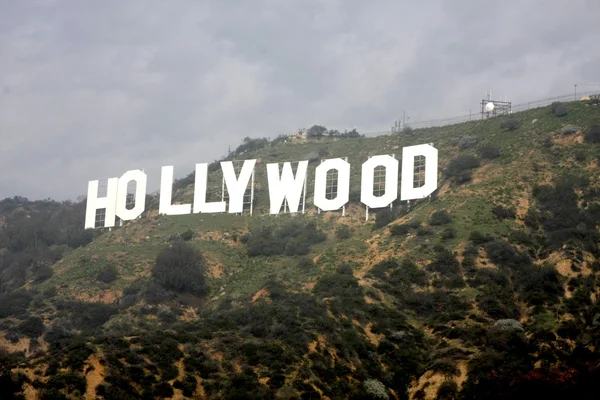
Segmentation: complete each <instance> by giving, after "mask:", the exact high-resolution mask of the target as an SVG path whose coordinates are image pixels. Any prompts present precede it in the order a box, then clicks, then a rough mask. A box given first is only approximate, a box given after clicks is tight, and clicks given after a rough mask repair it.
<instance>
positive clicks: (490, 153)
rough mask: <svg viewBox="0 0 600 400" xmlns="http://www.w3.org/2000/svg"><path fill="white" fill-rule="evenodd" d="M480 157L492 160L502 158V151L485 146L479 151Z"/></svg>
mask: <svg viewBox="0 0 600 400" xmlns="http://www.w3.org/2000/svg"><path fill="white" fill-rule="evenodd" d="M478 153H479V157H481V158H484V159H488V160H492V159H494V158H498V157H500V150H499V149H498V148H497V147H493V146H483V147H480V148H479V150H478Z"/></svg>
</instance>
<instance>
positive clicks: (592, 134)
mask: <svg viewBox="0 0 600 400" xmlns="http://www.w3.org/2000/svg"><path fill="white" fill-rule="evenodd" d="M584 140H585V141H586V142H587V143H600V125H592V126H590V128H589V129H588V131H587V132H586V133H585V135H584Z"/></svg>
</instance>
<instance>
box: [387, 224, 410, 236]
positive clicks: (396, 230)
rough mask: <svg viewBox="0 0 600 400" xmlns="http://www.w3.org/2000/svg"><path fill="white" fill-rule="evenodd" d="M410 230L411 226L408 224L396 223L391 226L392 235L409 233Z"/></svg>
mask: <svg viewBox="0 0 600 400" xmlns="http://www.w3.org/2000/svg"><path fill="white" fill-rule="evenodd" d="M409 232H410V227H409V226H408V225H403V224H399V225H394V226H391V227H390V235H391V236H402V235H407V234H408V233H409Z"/></svg>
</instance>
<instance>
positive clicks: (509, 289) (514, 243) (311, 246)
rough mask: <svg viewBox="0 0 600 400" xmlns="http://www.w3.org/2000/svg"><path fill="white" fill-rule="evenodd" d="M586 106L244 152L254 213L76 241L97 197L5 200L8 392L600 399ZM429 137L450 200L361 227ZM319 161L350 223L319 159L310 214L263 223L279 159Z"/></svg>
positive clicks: (594, 138) (278, 143)
mask: <svg viewBox="0 0 600 400" xmlns="http://www.w3.org/2000/svg"><path fill="white" fill-rule="evenodd" d="M592 103H593V102H592V101H585V102H572V103H565V104H562V105H560V104H553V105H552V106H549V107H544V108H538V109H533V110H529V111H525V112H521V113H517V114H513V115H511V116H506V117H496V118H492V119H488V120H481V121H473V122H468V123H464V124H458V125H453V126H447V127H441V128H429V129H418V130H413V131H407V132H403V133H400V134H395V135H391V136H380V137H375V138H365V137H356V136H357V135H350V136H352V137H346V138H334V137H327V135H325V136H323V137H321V138H319V139H311V140H309V141H306V142H299V141H295V140H292V139H290V138H287V139H286V138H277V139H275V140H274V141H268V140H266V139H265V140H261V139H254V140H252V139H247V140H246V141H245V142H244V143H243V144H242V145H241V146H240V147H239V148H238V149H236V151H234V153H233V154H232V155H230V156H229V157H228V158H227V159H240V160H243V159H251V158H252V159H257V160H258V162H257V165H256V176H255V178H256V185H255V203H254V215H253V216H249V215H247V214H243V215H230V214H193V215H185V216H159V215H157V214H158V213H157V210H158V199H157V198H150V201H149V204H148V205H147V212H146V213H145V214H144V215H143V216H142V218H140V219H137V220H135V221H130V222H127V223H125V224H124V225H123V226H121V227H118V228H115V229H113V230H112V231H103V230H97V231H84V230H83V229H82V226H83V222H84V208H85V203H77V204H71V203H56V202H52V201H50V200H47V201H43V202H30V201H28V200H27V199H22V198H15V199H6V200H4V201H2V202H0V358H1V360H0V385H1V387H2V394H1V395H0V398H28V399H35V398H41V399H64V398H72V399H77V398H86V399H95V398H105V399H139V398H143V399H155V398H173V399H182V398H198V399H202V398H204V399H319V398H323V399H436V398H439V399H481V398H489V399H521V398H523V399H525V398H527V399H531V398H595V391H596V390H595V388H594V385H593V382H594V381H595V380H597V379H598V378H600V370H599V369H598V365H599V363H600V353H599V352H598V350H597V347H598V344H599V343H597V342H598V338H600V336H599V333H600V331H599V329H600V307H599V306H598V304H597V296H598V285H597V283H598V273H599V271H600V261H599V260H600V258H599V256H600V249H599V247H598V246H599V244H600V234H599V233H598V225H599V224H600V198H599V196H598V191H599V190H600V180H599V178H598V173H599V171H600V169H599V168H598V163H599V162H600V147H599V146H600V144H598V143H600V128H599V127H598V124H600V108H599V106H598V105H596V104H592ZM423 143H432V144H433V145H434V146H435V147H436V148H437V149H438V150H439V159H440V162H439V166H440V171H439V187H438V190H437V191H436V192H435V193H434V194H433V195H432V196H431V197H430V198H428V199H424V200H421V201H413V202H411V203H410V206H409V205H407V204H406V202H400V201H397V202H396V203H395V204H394V207H393V209H392V210H391V211H390V210H389V208H386V209H381V210H371V211H372V214H371V218H370V219H369V221H366V222H365V209H364V206H363V205H361V204H360V202H359V197H360V195H359V189H360V165H361V163H362V162H364V161H365V160H366V159H367V158H368V156H373V155H379V154H392V153H393V154H395V155H396V157H397V158H400V156H401V151H402V147H405V146H409V145H416V144H423ZM310 154H318V155H319V157H318V158H335V157H348V161H349V162H350V164H351V166H352V169H351V188H350V204H349V205H348V206H347V208H346V215H345V216H344V217H342V216H341V212H328V213H321V214H317V212H316V209H315V207H314V206H313V204H312V197H313V196H312V195H313V188H314V169H315V167H316V166H317V165H318V164H319V162H318V159H317V162H312V163H310V164H309V169H308V187H307V196H306V200H307V208H306V210H307V212H306V213H305V214H304V215H302V214H296V215H289V214H280V215H279V216H277V217H275V216H270V215H267V214H268V207H269V196H268V187H267V182H266V168H265V164H266V163H269V162H277V161H281V162H282V161H299V160H305V159H308V158H307V157H308V156H309V155H310ZM199 161H202V160H199ZM192 167H193V166H190V169H191V168H192ZM209 171H210V174H209V189H211V194H210V196H209V199H208V200H209V201H210V200H220V195H221V172H220V169H219V165H218V164H217V163H214V164H212V165H211V167H210V168H209ZM193 181H194V176H193V174H191V175H189V176H188V177H186V178H184V179H181V180H179V181H177V182H176V183H175V185H174V188H175V190H174V201H175V202H179V203H191V202H192V201H193ZM5 388H6V389H5ZM10 393H14V395H12V394H10ZM3 396H4V397H3ZM11 396H12V397H11Z"/></svg>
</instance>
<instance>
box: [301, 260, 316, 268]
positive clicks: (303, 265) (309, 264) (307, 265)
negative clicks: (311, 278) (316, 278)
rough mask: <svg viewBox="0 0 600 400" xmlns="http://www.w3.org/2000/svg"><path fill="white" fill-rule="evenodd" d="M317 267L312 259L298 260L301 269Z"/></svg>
mask: <svg viewBox="0 0 600 400" xmlns="http://www.w3.org/2000/svg"><path fill="white" fill-rule="evenodd" d="M314 266H315V263H314V261H313V260H312V258H310V257H301V258H300V260H298V268H300V269H310V268H312V267H314Z"/></svg>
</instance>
